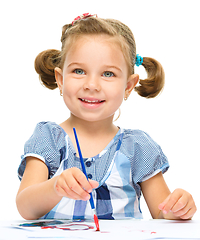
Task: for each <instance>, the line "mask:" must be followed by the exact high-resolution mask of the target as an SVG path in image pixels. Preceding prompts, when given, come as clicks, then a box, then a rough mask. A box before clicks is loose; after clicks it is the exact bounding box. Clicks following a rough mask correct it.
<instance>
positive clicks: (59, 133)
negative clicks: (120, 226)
mask: <svg viewBox="0 0 200 240" xmlns="http://www.w3.org/2000/svg"><path fill="white" fill-rule="evenodd" d="M27 156H33V157H36V158H38V159H40V160H42V161H44V162H45V164H46V165H47V167H48V169H49V178H52V177H54V176H57V175H59V174H61V173H62V172H63V171H64V170H65V169H68V168H71V167H77V168H79V169H81V164H80V159H79V158H78V157H77V156H76V150H75V148H74V146H73V144H72V142H71V140H70V138H69V136H68V135H67V134H66V133H65V132H64V130H63V129H62V128H61V127H60V126H59V125H57V124H56V123H52V122H40V123H39V124H37V126H36V128H35V131H34V133H33V135H32V136H31V137H30V139H29V140H28V141H27V142H26V144H25V147H24V155H23V156H22V161H21V164H20V166H19V169H18V176H19V178H20V179H21V178H22V176H23V173H24V170H25V167H26V157H27ZM84 162H85V166H86V172H87V175H88V178H90V179H93V180H96V181H98V182H99V187H98V188H97V189H95V190H94V191H93V193H92V194H93V198H94V201H95V205H96V211H97V215H98V218H99V219H120V218H127V217H131V218H142V212H141V210H140V203H139V202H140V196H141V188H140V183H141V182H143V181H146V180H147V179H149V178H151V177H152V176H154V175H156V174H157V173H159V172H161V171H162V173H164V172H165V171H167V169H168V168H169V164H168V160H167V158H166V156H165V155H164V154H163V152H162V149H161V148H160V146H159V145H158V144H157V143H155V142H154V141H153V140H152V139H151V138H150V136H149V135H148V134H146V133H145V132H143V131H140V130H130V129H119V131H118V133H117V134H116V136H115V137H114V138H113V140H112V141H111V142H110V143H109V144H108V145H107V147H106V148H105V149H104V150H103V151H102V152H101V153H99V154H98V155H97V156H94V157H92V158H88V159H84ZM43 218H61V219H91V218H93V215H92V211H91V207H90V204H89V201H81V200H73V199H68V198H66V197H63V198H62V200H61V201H60V202H59V203H58V204H57V205H56V206H55V207H54V208H53V209H52V210H51V211H50V212H49V213H47V214H46V215H45V216H44V217H43Z"/></svg>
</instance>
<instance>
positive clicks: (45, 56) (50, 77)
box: [35, 49, 61, 89]
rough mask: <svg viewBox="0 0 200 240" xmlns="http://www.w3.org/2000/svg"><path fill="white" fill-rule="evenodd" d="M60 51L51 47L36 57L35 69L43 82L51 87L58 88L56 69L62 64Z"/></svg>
mask: <svg viewBox="0 0 200 240" xmlns="http://www.w3.org/2000/svg"><path fill="white" fill-rule="evenodd" d="M60 59H61V58H60V51H58V50H55V49H49V50H46V51H43V52H41V53H39V54H38V56H37V57H36V59H35V70H36V72H37V73H38V74H39V78H40V81H41V83H42V84H43V85H44V86H45V87H47V88H49V89H55V88H57V83H56V79H55V73H54V69H55V67H59V65H60Z"/></svg>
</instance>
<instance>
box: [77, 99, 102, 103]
mask: <svg viewBox="0 0 200 240" xmlns="http://www.w3.org/2000/svg"><path fill="white" fill-rule="evenodd" d="M81 100H82V101H83V102H88V103H98V102H101V101H99V100H94V101H90V100H87V99H84V98H81Z"/></svg>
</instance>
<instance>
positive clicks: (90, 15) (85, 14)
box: [72, 13, 97, 26]
mask: <svg viewBox="0 0 200 240" xmlns="http://www.w3.org/2000/svg"><path fill="white" fill-rule="evenodd" d="M89 17H97V14H91V13H83V14H82V15H80V16H78V17H76V18H75V19H74V21H73V22H72V26H73V25H74V23H75V22H77V21H80V20H83V19H86V18H89Z"/></svg>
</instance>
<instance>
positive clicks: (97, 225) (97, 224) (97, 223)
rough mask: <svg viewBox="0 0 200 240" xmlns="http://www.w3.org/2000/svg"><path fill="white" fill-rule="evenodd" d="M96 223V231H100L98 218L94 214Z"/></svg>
mask: <svg viewBox="0 0 200 240" xmlns="http://www.w3.org/2000/svg"><path fill="white" fill-rule="evenodd" d="M94 222H95V225H96V228H97V229H96V231H100V229H99V220H98V217H97V215H96V214H94Z"/></svg>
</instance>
